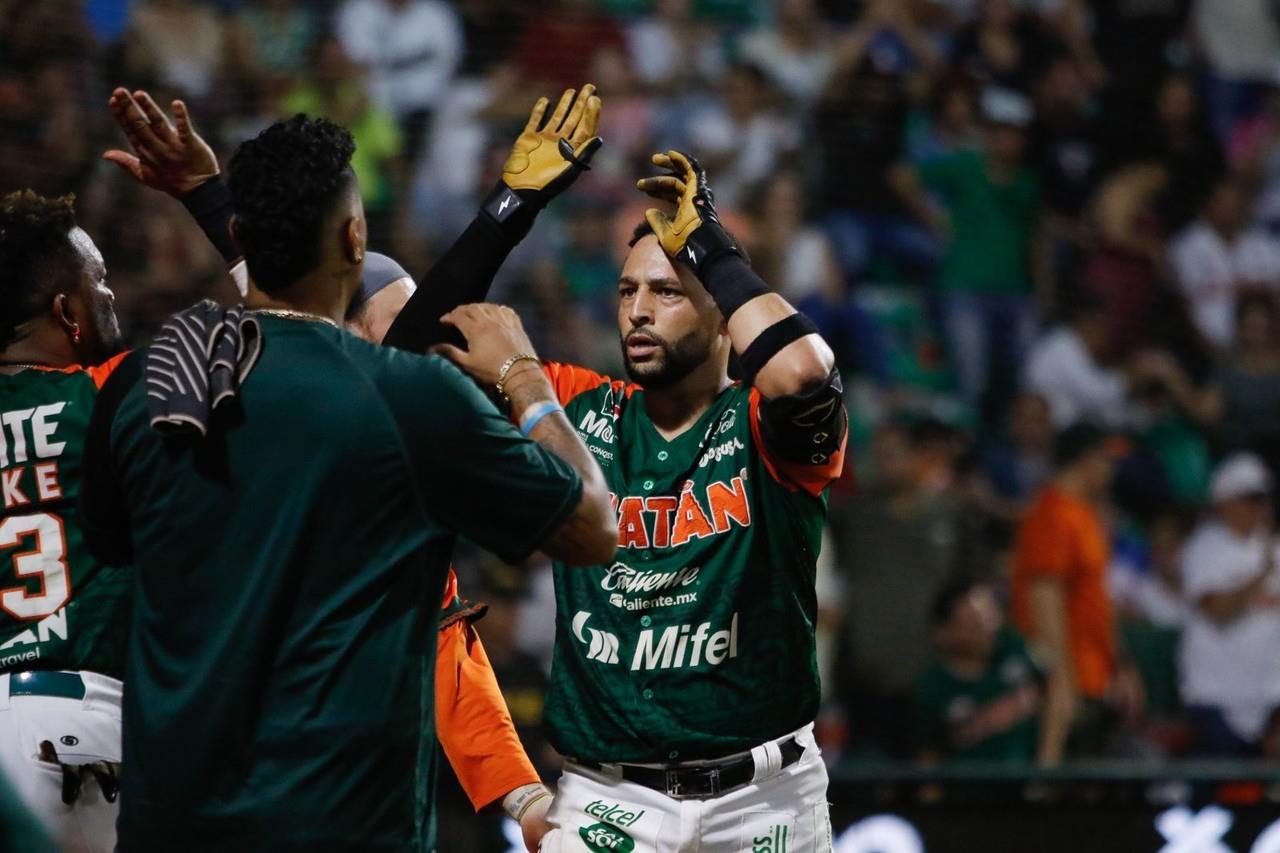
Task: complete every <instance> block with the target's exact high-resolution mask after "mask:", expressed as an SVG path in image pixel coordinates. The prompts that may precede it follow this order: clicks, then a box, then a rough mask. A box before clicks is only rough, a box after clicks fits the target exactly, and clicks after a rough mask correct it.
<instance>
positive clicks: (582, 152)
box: [481, 83, 602, 240]
mask: <svg viewBox="0 0 1280 853" xmlns="http://www.w3.org/2000/svg"><path fill="white" fill-rule="evenodd" d="M595 91H596V87H595V86H593V85H591V84H590V83H588V84H586V85H585V86H583V87H582V90H581V91H580V92H575V91H574V90H573V89H566V90H565V93H564V94H563V95H561V96H560V103H559V104H557V105H556V109H555V112H553V113H552V114H551V117H550V118H548V119H547V120H546V122H545V124H544V123H543V117H544V116H545V115H546V112H547V105H548V103H549V101H548V100H547V99H546V98H539V99H538V102H537V103H536V104H534V105H533V112H531V113H530V114H529V122H528V123H527V124H526V125H525V127H524V131H523V132H522V133H521V134H520V136H519V138H518V139H516V144H515V145H514V146H512V148H511V156H509V157H508V158H507V162H506V164H505V165H504V166H503V167H502V180H501V181H499V182H498V185H497V186H496V187H495V188H494V190H493V192H492V193H490V194H489V197H488V198H487V199H486V200H485V203H484V205H483V206H482V208H481V209H482V210H483V211H484V212H485V213H486V214H487V215H488V216H489V217H490V218H491V219H492V220H493V221H494V222H496V223H497V224H498V225H499V226H500V227H501V228H502V229H503V230H504V231H506V232H507V233H508V234H510V235H511V236H512V237H513V238H514V239H515V240H519V239H520V238H522V237H524V235H525V234H527V233H528V231H529V229H530V228H531V227H533V219H534V217H535V216H537V214H538V211H540V210H542V208H544V207H546V206H547V204H548V203H549V202H550V201H551V200H552V199H553V198H555V197H556V196H558V195H559V194H560V193H562V192H564V191H565V190H566V189H567V188H568V187H569V185H570V184H572V183H573V182H574V180H575V179H576V178H577V177H578V175H580V174H582V172H583V171H585V170H587V169H589V168H591V166H590V163H591V158H592V157H594V156H595V153H596V151H597V150H598V149H599V148H600V145H601V144H602V143H601V139H600V137H598V136H596V125H597V124H599V121H600V99H599V98H598V97H596V94H595Z"/></svg>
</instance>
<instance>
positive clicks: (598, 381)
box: [542, 361, 636, 406]
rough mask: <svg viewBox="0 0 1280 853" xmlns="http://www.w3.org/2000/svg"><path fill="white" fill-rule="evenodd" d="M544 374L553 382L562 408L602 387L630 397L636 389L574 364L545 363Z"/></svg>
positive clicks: (543, 366)
mask: <svg viewBox="0 0 1280 853" xmlns="http://www.w3.org/2000/svg"><path fill="white" fill-rule="evenodd" d="M542 372H543V373H545V374H546V375H547V379H549V380H551V387H552V388H554V389H555V390H556V398H557V399H558V400H559V401H560V405H562V406H567V405H569V401H570V400H572V399H573V398H574V397H576V396H578V395H579V394H582V393H585V392H587V391H590V390H592V389H594V388H599V387H600V386H601V385H612V386H613V389H614V390H615V391H618V392H621V393H624V394H626V395H627V396H628V397H630V396H631V392H632V391H634V390H635V389H636V386H635V385H628V384H627V383H625V382H622V381H619V380H616V379H610V378H609V377H608V376H601V375H600V374H599V373H596V372H595V371H594V370H588V369H587V368H585V367H575V366H574V365H572V364H560V363H559V362H554V361H545V362H543V363H542Z"/></svg>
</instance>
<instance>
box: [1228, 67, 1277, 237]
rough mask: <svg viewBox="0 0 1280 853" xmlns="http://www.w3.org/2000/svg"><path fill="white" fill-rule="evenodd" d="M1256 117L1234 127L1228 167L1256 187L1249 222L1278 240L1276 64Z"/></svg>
mask: <svg viewBox="0 0 1280 853" xmlns="http://www.w3.org/2000/svg"><path fill="white" fill-rule="evenodd" d="M1270 83H1271V85H1270V87H1269V88H1268V89H1267V91H1266V94H1265V95H1264V97H1263V101H1262V106H1261V108H1260V109H1259V110H1258V113H1257V115H1255V116H1253V117H1252V118H1250V119H1248V120H1246V121H1242V122H1240V123H1239V124H1237V125H1236V129H1235V131H1234V132H1233V133H1232V135H1231V139H1230V143H1229V152H1230V160H1231V165H1232V168H1234V169H1235V170H1236V171H1237V173H1238V174H1239V175H1240V176H1241V177H1242V178H1243V179H1244V180H1246V181H1247V182H1248V183H1249V184H1250V185H1252V186H1257V187H1258V200H1257V202H1256V203H1255V204H1254V209H1253V221H1254V223H1255V224H1257V225H1258V226H1259V227H1261V228H1263V229H1265V230H1266V231H1267V232H1268V233H1270V234H1271V236H1272V237H1277V238H1280V62H1277V63H1276V65H1275V67H1274V68H1273V70H1272V72H1271V81H1270Z"/></svg>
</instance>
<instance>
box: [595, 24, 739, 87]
mask: <svg viewBox="0 0 1280 853" xmlns="http://www.w3.org/2000/svg"><path fill="white" fill-rule="evenodd" d="M693 6H694V4H693V0H656V2H655V3H654V9H653V14H652V15H649V16H647V17H644V18H641V19H640V20H638V21H636V22H635V23H633V24H632V25H631V27H630V28H629V29H628V31H627V43H628V45H629V46H630V53H631V56H632V57H634V63H635V71H636V76H637V77H638V78H639V79H640V81H641V82H642V83H643V84H644V85H645V86H647V87H648V88H649V89H650V90H651V91H654V92H658V93H662V94H673V95H687V94H689V88H690V84H691V83H700V84H703V85H706V84H709V83H713V82H716V81H718V80H719V79H720V78H721V77H722V76H723V75H724V71H725V67H726V66H725V50H724V46H723V45H722V44H721V43H720V41H719V39H718V37H717V34H716V33H715V32H714V31H713V30H712V29H710V28H709V27H708V26H707V25H706V24H703V23H700V22H698V21H697V20H695V19H694V17H693ZM601 91H605V92H608V91H609V90H608V89H602V90H601ZM610 94H612V93H611V92H610Z"/></svg>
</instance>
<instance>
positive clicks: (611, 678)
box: [546, 364, 843, 762]
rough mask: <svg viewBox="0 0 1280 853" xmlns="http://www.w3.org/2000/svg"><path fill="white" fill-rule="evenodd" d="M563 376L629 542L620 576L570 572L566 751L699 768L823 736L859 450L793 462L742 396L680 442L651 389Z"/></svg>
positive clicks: (560, 739)
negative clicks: (815, 724)
mask: <svg viewBox="0 0 1280 853" xmlns="http://www.w3.org/2000/svg"><path fill="white" fill-rule="evenodd" d="M546 369H547V372H548V375H549V376H550V378H551V380H552V382H553V384H554V385H555V387H556V389H557V392H558V394H559V397H560V399H561V402H562V403H563V404H564V406H565V412H566V414H567V415H568V417H569V420H570V421H571V422H572V423H573V425H574V426H575V427H576V428H577V430H578V433H579V434H580V435H581V436H582V438H583V439H584V441H586V443H587V445H588V448H589V449H590V451H591V453H592V454H593V455H594V456H595V458H596V460H597V461H598V462H599V463H600V467H601V468H602V469H603V470H604V473H605V477H606V479H607V480H608V483H609V487H610V491H611V492H612V494H613V496H614V499H615V501H616V506H617V512H618V537H619V540H618V550H617V553H616V554H615V557H614V561H613V562H612V563H611V564H609V565H601V566H595V567H592V568H585V569H584V568H569V567H566V566H563V565H560V564H556V566H555V570H554V571H555V585H556V604H557V617H556V618H557V621H556V644H555V654H554V659H553V665H552V671H551V689H550V693H549V695H548V697H547V706H546V721H547V725H548V729H549V732H550V735H551V740H552V744H553V745H554V746H555V747H556V749H557V750H559V751H560V752H561V753H562V754H564V755H568V756H572V757H575V758H577V759H580V760H586V761H596V762H615V761H624V762H671V761H686V760H695V759H699V758H708V757H714V756H721V755H726V754H729V753H733V752H737V751H741V750H746V749H749V748H751V747H753V746H756V745H757V744H759V743H761V742H762V741H764V740H767V739H769V738H773V737H778V736H780V735H782V734H785V733H786V732H788V731H790V730H793V729H797V728H800V727H801V726H803V725H805V724H806V723H808V722H811V721H812V720H813V718H814V715H815V714H816V712H817V706H818V672H817V664H816V656H815V650H814V624H815V620H816V616H817V601H816V596H815V592H814V572H815V562H816V559H817V556H818V548H819V544H820V541H821V536H822V526H823V522H824V519H825V516H826V496H825V489H826V486H827V485H828V484H829V483H830V481H831V479H833V478H834V477H835V476H837V475H838V474H839V472H840V468H841V464H842V460H843V451H841V452H838V453H836V454H833V455H832V456H831V457H830V458H826V459H825V460H824V461H823V462H822V463H821V464H799V465H798V464H793V463H787V462H783V461H782V460H781V459H779V458H776V457H775V456H774V455H772V454H771V453H770V452H769V449H768V448H767V447H766V446H765V444H764V442H763V440H762V437H761V425H760V397H759V395H758V393H757V392H755V391H753V390H752V389H750V388H748V387H744V386H742V385H732V386H730V387H728V388H726V389H725V390H724V391H722V392H721V393H720V395H719V396H718V397H717V398H716V400H715V402H714V403H713V404H712V405H711V407H710V408H709V409H708V410H707V411H706V412H705V413H704V414H703V415H702V416H701V418H699V420H698V422H697V423H695V424H694V425H693V426H692V427H690V428H689V429H688V430H687V431H685V432H684V433H682V434H680V435H679V436H677V437H675V438H673V439H671V440H667V439H665V438H663V437H662V436H661V435H660V434H659V433H658V431H657V429H656V428H655V427H654V425H653V423H652V421H650V420H649V417H648V416H647V414H646V412H645V404H644V397H645V392H644V391H643V389H640V388H639V387H637V386H629V385H626V384H624V383H621V382H614V381H612V380H609V379H608V378H606V377H602V376H599V375H597V374H595V373H592V372H590V371H587V370H583V369H581V368H574V367H568V366H564V365H555V364H551V365H547V367H546Z"/></svg>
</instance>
